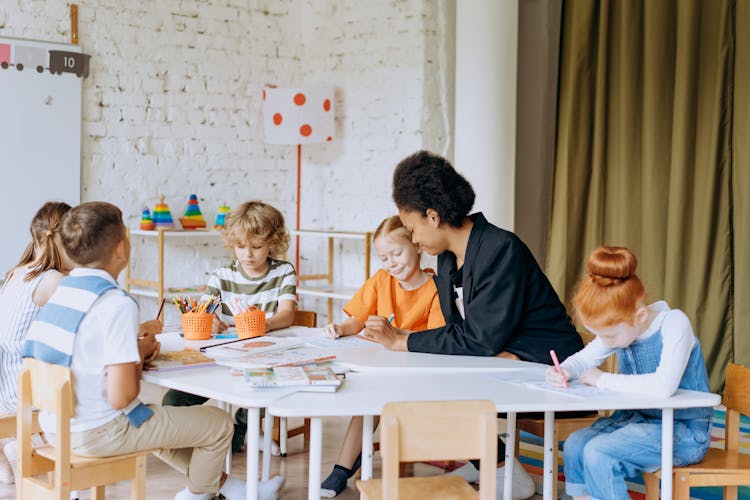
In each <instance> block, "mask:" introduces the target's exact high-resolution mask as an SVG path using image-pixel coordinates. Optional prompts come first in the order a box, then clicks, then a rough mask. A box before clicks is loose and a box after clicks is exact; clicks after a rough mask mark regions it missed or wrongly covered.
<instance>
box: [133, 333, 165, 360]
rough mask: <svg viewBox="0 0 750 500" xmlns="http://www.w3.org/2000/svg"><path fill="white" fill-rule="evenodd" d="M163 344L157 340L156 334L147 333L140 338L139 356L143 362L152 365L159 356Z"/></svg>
mask: <svg viewBox="0 0 750 500" xmlns="http://www.w3.org/2000/svg"><path fill="white" fill-rule="evenodd" d="M160 349H161V343H160V342H159V341H158V340H156V334H154V333H145V334H144V335H143V336H142V337H139V338H138V354H140V356H141V362H143V363H150V362H151V361H153V360H154V359H156V356H158V355H159V350H160Z"/></svg>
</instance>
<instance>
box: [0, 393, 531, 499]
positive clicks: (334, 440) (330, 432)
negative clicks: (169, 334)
mask: <svg viewBox="0 0 750 500" xmlns="http://www.w3.org/2000/svg"><path fill="white" fill-rule="evenodd" d="M141 396H142V400H143V401H145V402H149V403H150V402H157V401H160V392H159V390H158V388H154V387H146V386H145V384H144V388H143V391H142V394H141ZM348 422H349V419H348V418H343V417H336V418H327V419H324V421H323V432H324V433H323V436H324V438H323V467H322V471H323V476H324V477H325V476H327V475H328V473H329V472H330V470H331V467H333V464H334V462H335V460H336V457H337V455H338V448H339V446H340V445H341V442H342V440H343V437H344V433H345V432H346V426H347V424H348ZM298 423H301V420H299V421H295V420H294V419H292V420H291V421H290V427H291V426H293V425H297V424H298ZM288 452H289V454H288V456H287V457H286V458H280V457H272V460H271V475H272V476H274V475H276V474H281V475H283V476H285V477H286V486H285V487H284V490H283V493H282V495H281V497H282V498H284V499H294V500H297V499H299V500H302V499H305V498H307V469H308V468H307V450H305V449H304V448H303V443H302V437H301V436H298V437H294V438H292V439H290V440H289V442H288ZM245 457H246V456H245V453H244V452H243V453H236V454H234V455H233V456H232V475H233V476H237V477H241V478H244V476H245V462H246V460H245ZM439 472H440V470H439V469H437V468H435V467H431V466H429V465H423V464H418V465H416V466H415V467H414V473H415V475H431V474H436V473H439ZM374 474H375V477H379V476H380V455H379V454H378V453H376V454H375V459H374ZM184 487H185V480H184V477H182V476H181V475H180V474H179V473H178V472H176V471H175V470H174V469H172V468H170V467H169V466H167V465H165V464H164V463H163V462H161V461H160V460H159V459H157V458H155V457H153V456H152V457H150V458H149V461H148V475H147V480H146V497H147V498H148V499H149V500H152V499H153V500H170V499H172V498H174V495H175V494H176V493H177V492H178V491H179V490H181V489H182V488H184ZM129 495H130V483H129V482H122V483H117V484H115V485H112V486H109V487H107V498H108V499H115V500H117V499H128V498H129ZM13 498H15V488H14V487H13V486H12V485H10V486H8V485H4V484H0V499H2V500H11V499H13ZM88 498H90V497H89V494H88V492H86V493H84V494H83V495H82V497H81V500H84V499H88ZM336 498H337V500H354V499H357V498H359V493H358V492H357V489H356V486H355V485H354V479H350V480H349V485H348V487H347V488H346V490H344V492H343V493H342V494H341V495H339V496H338V497H336ZM534 498H541V497H540V496H539V497H534Z"/></svg>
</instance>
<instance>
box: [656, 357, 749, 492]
mask: <svg viewBox="0 0 750 500" xmlns="http://www.w3.org/2000/svg"><path fill="white" fill-rule="evenodd" d="M722 403H723V404H724V406H725V407H726V412H727V413H726V425H725V429H724V430H725V443H724V449H719V448H709V449H708V453H706V456H705V457H703V460H701V461H700V462H699V463H697V464H693V465H687V466H685V467H674V469H673V475H672V477H673V479H672V485H673V495H672V497H673V498H674V499H675V500H687V499H689V498H690V487H691V486H724V498H725V499H736V498H737V486H740V485H746V484H750V455H747V454H745V453H740V451H739V442H740V415H745V416H750V369H749V368H745V367H744V366H741V365H736V364H734V363H729V365H728V366H727V378H726V385H725V386H724V397H723V399H722ZM660 478H661V474H660V472H655V473H652V474H644V475H643V481H644V483H646V499H647V500H656V499H657V498H659V479H660Z"/></svg>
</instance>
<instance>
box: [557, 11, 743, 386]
mask: <svg viewBox="0 0 750 500" xmlns="http://www.w3.org/2000/svg"><path fill="white" fill-rule="evenodd" d="M747 4H748V2H744V1H740V2H735V1H734V0H711V1H708V0H703V1H696V0H692V1H688V0H672V1H667V0H621V1H594V0H571V1H566V2H565V3H564V5H563V19H562V35H561V37H562V38H561V48H560V50H561V53H560V80H559V98H558V107H559V109H558V126H557V139H556V158H555V173H554V188H553V200H552V214H551V222H550V238H549V252H548V262H547V269H548V275H549V277H550V280H551V281H552V283H553V285H554V286H555V288H556V289H557V291H558V293H559V294H560V295H561V297H563V298H564V300H565V301H566V302H568V303H569V301H570V299H571V297H572V294H573V293H574V290H575V286H576V283H577V281H578V279H579V277H580V275H581V272H582V270H583V269H584V266H585V261H586V258H587V257H588V255H589V253H590V252H591V250H593V249H594V248H595V247H597V246H599V245H603V244H606V245H618V246H627V247H629V248H631V249H632V250H633V251H634V252H635V253H636V255H637V256H638V259H639V265H638V274H639V276H640V277H641V279H642V280H643V281H644V284H645V285H646V290H647V294H648V297H649V299H650V300H658V299H662V298H663V299H665V300H667V301H668V302H669V304H670V305H671V306H672V307H674V308H679V309H682V310H683V311H685V313H686V314H687V315H688V316H689V317H690V319H691V321H692V323H693V327H694V329H695V332H696V335H697V336H698V337H699V338H700V340H701V344H702V346H703V352H704V356H705V358H706V363H707V366H708V371H709V376H710V379H711V385H712V388H713V389H714V390H718V389H720V388H721V386H722V384H723V380H724V372H725V367H726V364H727V362H728V361H730V360H735V361H736V362H739V363H745V364H748V363H750V342H748V341H745V340H743V335H742V333H743V332H742V331H741V330H742V328H741V325H746V324H748V321H747V320H748V319H749V318H750V304H748V300H745V301H744V303H743V304H741V307H737V308H735V307H734V303H735V296H736V297H737V299H740V298H741V297H742V298H744V295H750V293H748V291H747V290H745V291H744V292H745V293H744V294H743V293H740V290H741V289H742V287H741V286H740V285H741V283H747V282H748V279H750V262H748V259H747V256H746V254H747V253H748V249H749V248H750V246H748V245H746V244H744V240H747V239H748V236H749V235H750V218H748V217H745V216H743V215H744V214H743V212H746V210H743V208H744V206H743V204H742V201H744V200H743V196H744V198H747V197H748V196H750V173H749V172H748V168H747V166H748V160H749V158H748V157H749V156H750V152H749V151H748V140H747V138H748V128H749V127H748V125H749V123H748V116H749V115H750V112H749V111H750V109H749V108H748V105H749V103H748V101H749V98H748V90H747V89H748V88H749V87H750V73H749V72H748V67H749V66H748V63H750V55H749V54H748V53H747V52H748V49H747V46H748V34H747V31H748V28H750V22H748V17H749V14H748V5H747ZM738 9H739V10H738ZM741 23H744V24H743V25H742V26H740V24H741ZM743 27H744V29H742V28H743ZM740 44H744V45H745V47H742V48H740V49H739V50H737V52H736V54H735V47H736V46H739V45H740ZM741 58H744V61H743V60H742V59H741ZM742 62H744V64H742ZM740 87H742V89H741V90H740ZM740 108H742V109H740ZM735 138H736V139H737V140H735ZM740 142H742V148H740V147H738V143H740ZM743 148H744V149H743ZM741 166H742V168H741ZM745 288H747V287H745ZM748 298H750V297H748ZM735 325H740V328H739V330H738V332H737V335H736V336H735Z"/></svg>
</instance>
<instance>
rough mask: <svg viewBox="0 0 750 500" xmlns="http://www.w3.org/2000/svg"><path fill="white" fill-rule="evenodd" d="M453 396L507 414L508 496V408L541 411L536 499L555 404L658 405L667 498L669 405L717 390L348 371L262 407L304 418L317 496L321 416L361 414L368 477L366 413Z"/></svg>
mask: <svg viewBox="0 0 750 500" xmlns="http://www.w3.org/2000/svg"><path fill="white" fill-rule="evenodd" d="M544 369H546V366H544V365H538V367H537V368H536V369H535V370H528V371H527V373H526V374H527V375H528V376H530V377H534V378H538V377H540V375H541V373H542V372H543V370H544ZM514 376H516V374H515V373H514ZM459 399H489V400H491V401H493V402H494V403H495V406H496V408H497V410H498V411H499V412H506V413H508V438H507V441H506V455H505V457H506V462H505V463H506V468H507V469H506V474H505V478H506V481H505V485H504V498H506V499H510V498H511V496H510V493H511V480H512V477H513V470H512V469H513V465H512V464H513V453H514V446H515V443H514V441H515V414H516V413H519V412H523V413H525V412H544V415H545V436H544V462H545V466H544V472H545V477H544V498H546V499H549V498H551V496H552V468H551V463H552V452H553V449H554V448H553V447H554V443H552V435H553V432H552V424H553V419H554V412H555V411H578V410H600V409H602V410H603V409H633V408H642V409H646V408H656V409H662V410H663V426H662V441H663V448H662V470H663V471H664V473H663V474H662V495H663V498H671V490H672V484H671V478H672V475H671V470H672V438H673V432H672V422H673V420H672V416H673V409H674V408H689V407H697V406H715V405H717V404H719V401H720V398H719V396H717V395H715V394H710V393H701V392H694V391H682V390H680V391H678V392H677V394H675V395H674V396H672V397H669V398H654V397H646V396H637V395H627V396H624V395H623V394H621V393H604V394H601V395H599V396H595V397H590V398H587V399H576V398H572V397H570V396H566V395H564V394H558V393H553V392H548V391H538V390H533V389H529V388H528V387H526V386H523V385H519V384H514V383H508V382H503V381H502V380H500V378H499V377H498V376H497V374H494V375H490V374H486V373H485V374H481V373H440V374H438V373H429V374H414V373H410V374H408V375H405V374H394V373H390V374H386V373H354V374H349V375H348V376H347V380H346V382H345V384H344V386H343V387H342V388H341V389H340V390H339V391H338V392H337V393H332V394H322V393H296V394H293V395H290V396H287V397H285V398H283V399H278V400H276V401H274V402H271V403H270V405H269V407H268V410H267V411H268V412H269V413H271V414H273V415H275V416H280V417H308V418H311V426H310V427H311V437H310V458H309V460H310V465H309V479H308V498H309V499H313V500H317V499H318V498H320V476H321V454H322V453H321V450H322V417H328V416H350V415H363V416H364V432H363V436H362V478H363V479H369V478H371V477H372V453H373V446H372V431H373V416H375V415H380V413H381V412H382V409H383V405H384V404H385V403H387V402H389V401H430V400H459ZM498 487H500V485H498Z"/></svg>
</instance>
